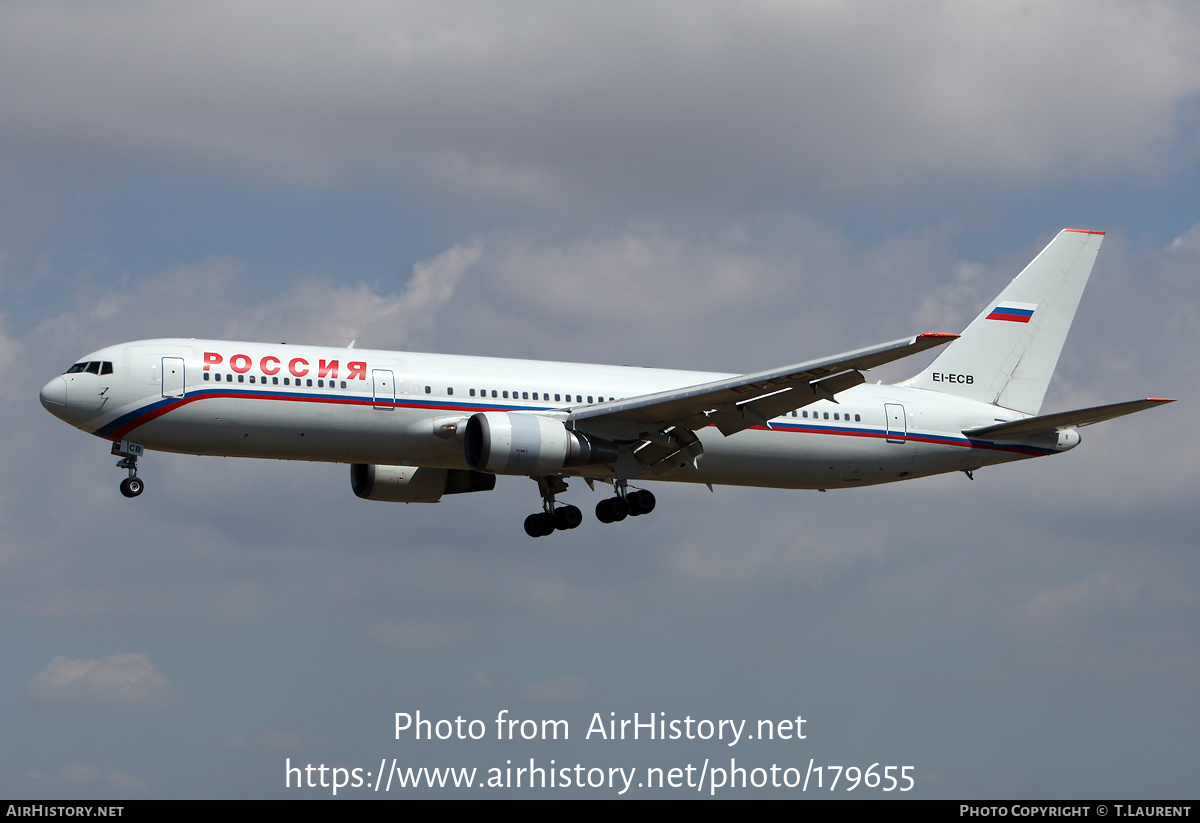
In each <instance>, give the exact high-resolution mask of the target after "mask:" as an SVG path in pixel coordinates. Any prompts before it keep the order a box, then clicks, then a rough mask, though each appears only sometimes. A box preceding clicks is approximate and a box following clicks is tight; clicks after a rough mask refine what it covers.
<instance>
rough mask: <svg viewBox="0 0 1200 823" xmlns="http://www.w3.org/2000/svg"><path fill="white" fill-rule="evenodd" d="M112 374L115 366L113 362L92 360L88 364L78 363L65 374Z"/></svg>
mask: <svg viewBox="0 0 1200 823" xmlns="http://www.w3.org/2000/svg"><path fill="white" fill-rule="evenodd" d="M83 372H87V373H88V374H112V373H113V364H112V361H111V360H91V361H89V362H87V363H76V364H75V365H74V366H72V367H71V368H69V369H67V370H66V372H64V374H81V373H83Z"/></svg>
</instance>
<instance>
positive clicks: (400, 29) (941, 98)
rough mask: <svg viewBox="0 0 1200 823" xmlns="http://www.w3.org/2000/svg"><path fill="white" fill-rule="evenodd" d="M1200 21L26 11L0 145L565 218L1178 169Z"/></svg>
mask: <svg viewBox="0 0 1200 823" xmlns="http://www.w3.org/2000/svg"><path fill="white" fill-rule="evenodd" d="M299 9H303V11H300V10H299ZM1198 33H1200V18H1198V17H1197V14H1196V12H1195V11H1194V9H1193V8H1191V7H1190V6H1188V5H1186V4H1173V3H1153V2H1140V3H1126V2H1119V1H1118V0H1106V1H1105V2H1084V0H1076V2H1062V3H1054V4H1032V3H1031V4H991V5H989V4H977V3H972V4H966V3H963V4H950V5H947V4H945V3H941V2H923V3H903V4H899V3H897V4H878V3H865V2H862V3H845V2H833V1H832V0H830V1H829V2H822V3H804V4H790V5H789V4H784V5H780V4H777V3H766V2H759V3H740V4H736V5H730V4H725V3H716V2H711V3H706V2H688V3H682V2H680V3H666V4H656V5H655V6H653V7H647V6H645V5H644V4H625V3H616V4H601V5H589V4H584V5H579V4H566V5H564V4H547V3H525V4H505V5H504V6H503V7H496V6H494V5H492V4H487V3H475V2H458V3H444V4H439V5H436V6H422V5H416V6H413V5H394V4H383V3H361V4H356V5H355V6H354V7H353V8H344V7H340V6H339V7H332V6H320V5H313V6H302V7H297V6H295V4H290V3H288V4H275V3H269V2H268V3H262V4H256V6H255V7H253V8H249V7H246V6H245V5H243V4H232V3H206V4H202V5H199V6H186V5H185V6H164V7H159V8H156V9H155V10H153V11H148V10H147V9H146V8H145V7H144V6H143V5H141V4H135V3H115V2H114V3H106V4H103V5H100V6H89V5H75V4H50V3H43V4H33V5H29V4H9V5H6V6H5V7H4V8H3V10H0V78H8V79H7V80H5V81H0V106H2V107H3V109H4V111H5V112H6V117H5V120H4V123H3V124H2V125H0V135H3V137H4V140H5V143H6V146H8V147H9V150H8V151H9V154H10V155H13V156H15V157H19V158H24V159H25V160H26V161H28V162H39V161H44V160H46V159H47V158H49V157H50V156H52V154H53V153H56V152H67V153H70V154H74V155H76V156H78V157H85V158H91V159H92V160H94V161H99V162H106V161H107V160H110V159H111V158H113V157H116V158H119V159H121V160H122V161H131V162H139V163H140V162H151V163H156V164H158V165H160V166H166V167H169V168H173V169H190V170H192V172H197V171H198V172H201V173H204V174H212V173H218V174H225V175H231V176H236V177H249V178H252V179H261V178H270V179H282V180H289V181H309V182H318V183H320V182H324V181H330V180H334V179H339V178H345V177H357V176H359V175H363V174H371V175H375V174H381V173H382V174H386V175H391V176H394V177H395V178H397V179H399V180H403V181H405V182H417V183H418V184H419V185H423V186H429V187H432V190H434V191H437V192H439V196H441V197H450V198H455V197H459V196H461V195H462V194H464V193H465V194H467V195H468V196H470V197H473V198H482V199H484V200H489V199H491V200H494V201H496V202H529V201H531V200H532V201H536V202H541V203H545V204H552V203H555V202H559V201H560V200H561V198H562V197H563V196H573V197H580V198H592V197H596V196H601V197H603V196H607V195H610V194H613V193H620V195H621V198H622V199H623V200H625V201H626V202H628V201H631V200H633V201H637V200H645V199H647V198H650V199H653V198H657V197H659V196H660V195H662V194H670V195H673V196H675V197H678V196H684V197H690V198H694V199H695V200H696V201H697V202H701V201H703V202H708V203H712V202H714V201H720V200H722V199H724V198H728V197H732V198H735V200H737V199H740V198H743V197H744V196H745V195H746V193H747V192H750V191H754V190H757V191H758V192H759V193H760V194H763V193H769V194H770V195H771V196H774V197H787V198H790V197H791V196H793V195H794V193H795V191H796V189H797V188H798V186H799V185H800V184H802V183H815V184H816V186H817V189H818V190H819V191H822V192H825V193H830V192H836V191H842V192H845V191H861V190H864V189H879V188H881V187H882V188H888V187H890V186H893V185H897V184H905V183H908V182H911V181H913V180H919V179H922V178H925V177H927V176H932V177H934V178H936V179H941V180H949V179H951V178H955V177H957V178H960V179H973V180H983V181H987V182H989V183H992V184H997V185H1000V186H1008V185H1010V184H1012V183H1014V182H1020V183H1030V182H1037V181H1041V180H1046V179H1082V178H1092V177H1095V176H1105V177H1107V176H1110V175H1117V176H1127V175H1145V174H1151V175H1165V174H1168V173H1170V172H1171V171H1172V170H1173V169H1175V168H1178V167H1179V164H1181V163H1189V162H1191V161H1192V160H1193V159H1194V158H1195V155H1196V151H1197V145H1196V141H1195V133H1194V124H1191V123H1189V122H1188V120H1187V119H1186V118H1185V117H1184V116H1182V115H1181V111H1184V110H1186V108H1187V106H1188V105H1189V104H1190V103H1191V102H1192V101H1194V99H1195V95H1196V94H1197V92H1198V91H1200V47H1197V45H1196V44H1197V43H1198V42H1200V36H1197V35H1198ZM11 162H16V161H15V160H14V161H11Z"/></svg>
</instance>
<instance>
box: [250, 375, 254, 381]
mask: <svg viewBox="0 0 1200 823" xmlns="http://www.w3.org/2000/svg"><path fill="white" fill-rule="evenodd" d="M250 382H251V383H253V382H254V375H250Z"/></svg>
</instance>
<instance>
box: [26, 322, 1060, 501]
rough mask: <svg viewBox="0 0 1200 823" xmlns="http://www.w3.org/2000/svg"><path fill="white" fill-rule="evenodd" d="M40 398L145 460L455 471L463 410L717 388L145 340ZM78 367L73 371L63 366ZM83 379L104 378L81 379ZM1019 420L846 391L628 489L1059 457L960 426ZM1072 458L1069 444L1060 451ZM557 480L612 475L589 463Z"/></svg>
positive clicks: (600, 372)
mask: <svg viewBox="0 0 1200 823" xmlns="http://www.w3.org/2000/svg"><path fill="white" fill-rule="evenodd" d="M83 362H84V363H92V362H96V363H108V364H111V371H109V373H93V372H92V371H88V370H82V371H76V372H74V373H68V374H64V375H63V376H61V377H56V378H54V380H52V381H51V382H50V383H49V384H47V386H46V387H45V388H44V389H43V390H42V402H43V405H45V406H46V408H48V409H49V410H50V411H52V412H53V413H54V414H56V415H57V416H59V417H61V418H63V419H64V420H66V421H68V422H70V423H72V424H73V425H75V426H77V427H78V428H80V429H83V430H84V431H87V432H90V433H92V434H95V435H97V436H99V437H102V438H104V439H107V440H112V441H130V442H136V443H138V444H140V445H142V446H144V447H145V448H148V449H154V450H160V451H169V452H182V453H190V454H204V455H223V456H229V457H258V458H277V459H284V460H310V461H323V462H333V463H368V464H378V465H390V466H420V467H434V468H447V469H466V468H468V466H467V462H466V458H465V456H464V450H463V443H462V442H461V439H460V438H459V437H457V436H455V426H456V425H457V424H458V423H459V422H460V421H462V420H464V418H467V417H469V416H470V415H472V414H475V413H477V412H532V413H540V414H550V415H554V414H558V415H559V416H565V415H564V412H565V411H566V410H568V409H578V408H580V407H583V406H587V405H589V404H592V403H602V402H606V401H611V400H613V399H619V398H628V397H637V396H641V395H647V394H651V393H654V392H660V391H664V390H668V389H673V388H679V387H685V386H692V385H696V384H701V383H707V382H709V381H713V380H717V379H720V378H722V377H729V376H731V375H721V374H712V373H707V372H686V371H674V370H665V369H648V368H634V367H627V366H599V365H585V364H578V363H558V362H541V361H529V360H507V359H498V358H486V357H465V356H453V355H436V354H419V353H406V352H387V351H371V350H364V349H335V348H323V347H314V346H295V345H284V344H276V345H269V344H261V343H235V342H224V341H205V340H183V339H171V340H146V341H140V342H136V343H127V344H123V345H119V346H113V347H110V348H107V349H102V350H101V351H98V352H95V353H93V354H90V355H88V357H87V358H86V360H85V361H83ZM76 368H78V366H77V367H76ZM94 371H95V372H101V371H108V368H107V367H105V368H103V369H100V368H97V369H94ZM1022 417H1023V415H1021V414H1019V413H1017V412H1013V411H1010V410H1008V409H1004V408H1001V407H998V406H992V405H989V404H986V403H982V402H978V401H975V400H969V399H966V398H962V397H956V396H953V395H948V394H941V393H938V392H933V391H927V390H923V389H915V388H907V387H903V386H883V385H861V386H857V387H854V388H851V389H847V390H845V391H843V392H840V393H839V394H838V395H837V402H836V403H835V402H832V401H829V400H820V401H818V402H815V403H811V404H809V405H808V406H805V407H804V408H802V409H800V410H798V411H797V412H795V413H790V412H789V413H788V414H786V415H783V416H781V417H777V418H775V419H773V420H771V421H770V427H769V428H768V427H766V426H755V427H753V428H750V429H747V430H745V431H741V432H738V433H736V434H733V435H730V436H728V437H725V436H723V435H722V434H721V433H720V432H718V431H717V430H716V429H715V428H714V427H711V426H710V427H706V428H702V429H700V430H698V432H697V434H698V435H699V437H700V438H701V441H702V443H703V454H702V455H701V456H700V457H699V458H698V459H697V460H696V461H695V464H694V465H688V466H684V467H672V468H669V469H665V470H663V471H661V472H657V473H650V472H647V473H646V474H644V475H643V476H642V477H641V478H640V479H645V480H672V481H683V482H694V483H712V484H729V485H745V486H769V487H780V488H797V489H801V488H807V489H826V488H839V487H847V486H856V485H869V484H874V483H885V482H891V481H896V480H902V479H908V478H912V477H920V476H926V475H931V474H938V473H942V472H949V471H957V470H964V469H975V468H979V467H981V466H984V465H989V464H995V463H1002V462H1008V461H1012V460H1018V459H1022V458H1026V457H1033V456H1038V455H1043V454H1050V453H1054V452H1057V451H1063V450H1065V449H1064V448H1063V447H1062V446H1059V445H1056V444H1055V443H1053V442H1049V441H1047V442H1030V441H1021V442H1007V443H994V442H992V441H983V440H978V439H970V438H968V437H965V436H964V435H963V434H962V431H963V430H964V429H968V428H972V427H978V426H985V425H989V424H993V423H996V422H1004V421H1010V420H1017V419H1020V418H1022ZM1071 445H1073V444H1071ZM561 473H562V474H567V475H578V476H587V477H593V478H598V479H606V478H610V477H612V470H611V468H609V467H606V466H604V465H589V466H585V467H580V468H577V469H565V470H563V471H562V472H561Z"/></svg>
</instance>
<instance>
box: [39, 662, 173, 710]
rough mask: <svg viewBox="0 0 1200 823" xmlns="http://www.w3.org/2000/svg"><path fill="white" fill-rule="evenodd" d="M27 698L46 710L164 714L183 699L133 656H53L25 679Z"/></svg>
mask: <svg viewBox="0 0 1200 823" xmlns="http://www.w3.org/2000/svg"><path fill="white" fill-rule="evenodd" d="M28 694H29V696H30V697H31V698H33V699H34V700H36V701H37V702H39V703H43V704H45V705H48V706H65V707H68V708H79V709H97V710H107V711H122V712H134V713H157V712H162V711H167V710H170V709H173V708H175V707H177V706H178V705H180V703H181V702H182V701H183V699H184V697H185V693H184V690H183V688H182V687H181V686H179V685H177V684H174V683H172V682H171V681H169V680H168V679H167V678H166V676H165V675H163V673H162V672H160V671H159V670H158V669H157V668H155V666H154V664H153V663H151V662H150V658H148V657H147V656H146V655H144V654H136V653H130V654H113V655H109V656H108V657H102V658H100V659H99V660H74V659H71V658H67V657H56V658H54V660H52V661H50V665H49V666H47V667H46V668H45V669H43V670H42V671H40V672H38V674H36V675H35V676H34V677H33V679H32V680H30V681H29V686H28Z"/></svg>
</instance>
